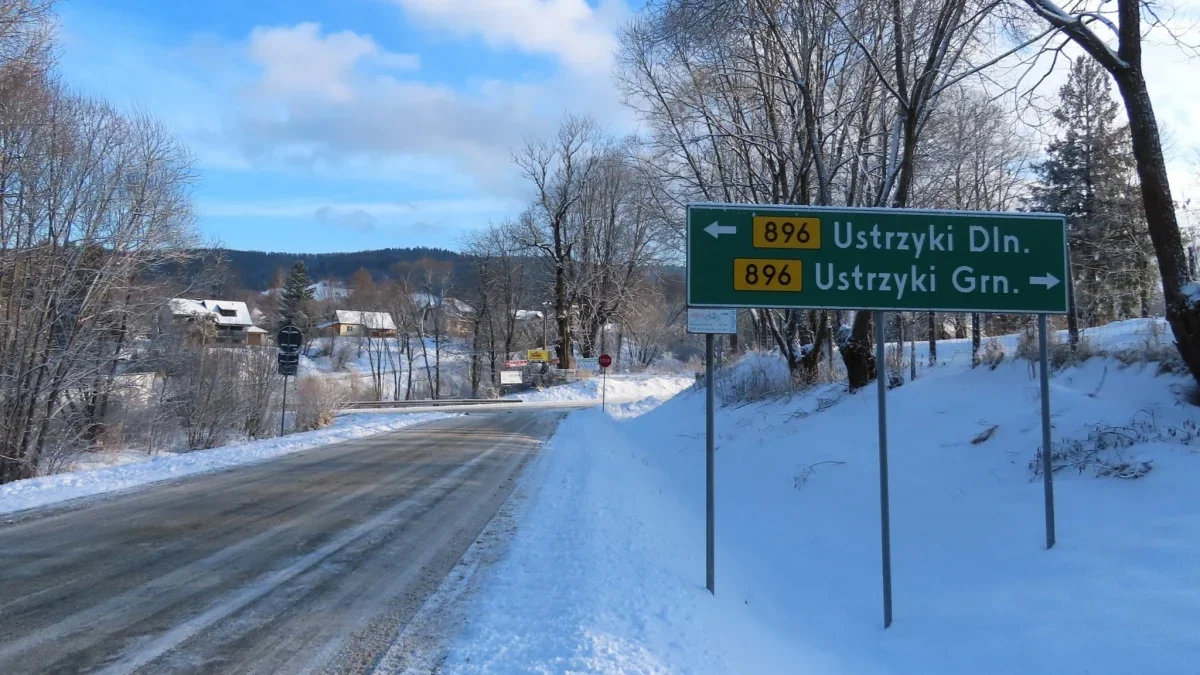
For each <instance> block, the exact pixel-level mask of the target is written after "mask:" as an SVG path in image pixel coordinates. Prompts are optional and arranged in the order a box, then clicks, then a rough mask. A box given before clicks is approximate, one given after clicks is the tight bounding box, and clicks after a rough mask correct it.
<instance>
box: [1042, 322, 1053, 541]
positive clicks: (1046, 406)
mask: <svg viewBox="0 0 1200 675" xmlns="http://www.w3.org/2000/svg"><path fill="white" fill-rule="evenodd" d="M1038 349H1039V350H1040V351H1041V366H1040V367H1039V370H1040V371H1041V374H1040V376H1039V379H1040V380H1041V399H1042V486H1043V487H1044V489H1045V493H1046V549H1047V550H1049V549H1051V548H1054V467H1053V461H1052V460H1053V457H1051V455H1052V454H1053V448H1052V447H1051V445H1050V368H1049V365H1048V362H1049V359H1048V358H1047V357H1046V351H1047V350H1046V315H1045V314H1038Z"/></svg>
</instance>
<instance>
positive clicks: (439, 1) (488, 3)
mask: <svg viewBox="0 0 1200 675" xmlns="http://www.w3.org/2000/svg"><path fill="white" fill-rule="evenodd" d="M393 2H395V3H397V4H399V5H400V6H401V7H403V8H404V10H405V11H406V12H408V13H409V14H410V15H412V16H414V17H416V18H418V19H420V20H422V21H424V22H426V23H427V24H430V25H433V26H436V27H438V28H442V29H445V30H448V31H451V32H453V33H456V34H458V35H460V36H466V35H472V34H475V35H479V36H482V37H483V38H484V40H486V41H487V42H488V44H490V45H492V46H497V47H516V48H517V49H520V50H523V51H526V52H529V53H536V54H550V55H553V56H556V57H558V58H560V59H562V61H563V62H564V63H565V64H566V65H568V66H569V67H570V68H572V69H573V70H576V71H585V72H590V73H596V74H603V75H605V76H607V74H608V71H609V69H610V68H611V65H612V57H613V52H614V50H615V49H616V47H617V39H616V35H615V27H616V26H617V25H618V24H619V22H620V21H621V20H622V19H623V18H624V16H625V15H626V14H627V12H628V9H627V8H626V6H625V5H624V3H622V2H618V1H616V0H611V1H607V2H602V3H601V4H600V5H599V6H598V7H592V6H591V5H590V4H588V2H587V0H393Z"/></svg>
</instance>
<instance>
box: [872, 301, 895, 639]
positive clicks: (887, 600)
mask: <svg viewBox="0 0 1200 675" xmlns="http://www.w3.org/2000/svg"><path fill="white" fill-rule="evenodd" d="M885 347H886V343H885V342H884V330H883V312H875V382H876V383H877V385H878V387H879V536H880V544H881V549H882V552H883V627H884V628H887V627H888V626H891V625H892V516H891V507H890V504H889V498H888V449H887V440H888V439H887V380H888V376H887V358H886V357H887V355H886V353H885V351H886V350H885Z"/></svg>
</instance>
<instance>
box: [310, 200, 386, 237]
mask: <svg viewBox="0 0 1200 675" xmlns="http://www.w3.org/2000/svg"><path fill="white" fill-rule="evenodd" d="M313 217H314V218H316V219H317V222H321V223H329V224H332V225H337V226H339V227H344V228H347V229H350V230H355V231H357V232H370V231H372V230H374V229H375V224H376V223H377V222H379V219H378V218H376V217H375V216H373V215H371V214H370V213H368V212H367V211H366V210H365V209H350V210H345V209H339V208H336V207H333V206H322V207H320V208H318V209H317V211H316V213H314V214H313Z"/></svg>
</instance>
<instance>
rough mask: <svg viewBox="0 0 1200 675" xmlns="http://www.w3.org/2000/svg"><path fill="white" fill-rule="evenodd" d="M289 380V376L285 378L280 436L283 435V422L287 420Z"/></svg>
mask: <svg viewBox="0 0 1200 675" xmlns="http://www.w3.org/2000/svg"><path fill="white" fill-rule="evenodd" d="M287 380H288V376H287V375H284V376H283V405H282V406H281V407H280V408H279V435H280V436H282V435H283V422H284V421H285V420H286V419H287Z"/></svg>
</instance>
